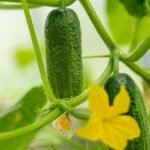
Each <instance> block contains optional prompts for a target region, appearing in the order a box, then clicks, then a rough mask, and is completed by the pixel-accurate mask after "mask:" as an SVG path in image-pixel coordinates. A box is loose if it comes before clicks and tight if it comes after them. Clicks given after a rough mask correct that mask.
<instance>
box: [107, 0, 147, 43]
mask: <svg viewBox="0 0 150 150" xmlns="http://www.w3.org/2000/svg"><path fill="white" fill-rule="evenodd" d="M106 13H107V21H108V26H109V28H110V31H111V33H112V36H113V38H114V39H115V41H116V42H117V43H118V44H119V45H127V44H130V43H131V41H132V38H133V34H134V31H133V30H134V29H133V26H134V20H133V17H132V16H130V15H129V14H128V13H127V11H126V10H125V9H124V7H123V5H122V4H121V3H120V2H119V0H107V1H106ZM149 26H150V19H149V17H148V16H146V17H143V18H142V19H141V20H140V30H139V35H137V36H138V37H137V40H138V41H137V43H138V42H140V41H142V40H143V39H144V38H145V37H146V36H147V35H148V33H149V32H147V31H148V30H149Z"/></svg>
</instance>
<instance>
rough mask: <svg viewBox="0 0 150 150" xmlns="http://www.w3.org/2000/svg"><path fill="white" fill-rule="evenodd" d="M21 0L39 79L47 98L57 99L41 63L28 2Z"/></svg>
mask: <svg viewBox="0 0 150 150" xmlns="http://www.w3.org/2000/svg"><path fill="white" fill-rule="evenodd" d="M21 1H22V4H23V9H24V14H25V16H26V21H27V24H28V28H29V31H30V36H31V39H32V43H33V47H34V50H35V55H36V59H37V63H38V68H39V72H40V75H41V79H42V82H43V86H44V90H45V92H46V94H47V96H48V98H49V100H50V101H51V102H56V101H57V100H56V98H55V97H54V95H53V92H52V89H51V87H50V85H49V81H48V78H47V74H46V71H45V68H44V64H43V60H42V56H41V52H40V47H39V45H38V40H37V37H36V33H35V30H34V26H33V23H32V19H31V16H30V12H29V9H28V4H27V2H26V0H21Z"/></svg>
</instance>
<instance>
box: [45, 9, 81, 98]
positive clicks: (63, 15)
mask: <svg viewBox="0 0 150 150" xmlns="http://www.w3.org/2000/svg"><path fill="white" fill-rule="evenodd" d="M45 43H46V64H47V74H48V78H49V82H50V84H51V87H52V90H53V93H54V95H55V96H56V98H58V99H63V98H71V97H74V96H77V95H78V94H80V93H81V90H82V80H83V77H82V59H81V29H80V22H79V19H78V17H77V15H76V13H75V12H74V11H73V10H71V9H68V8H59V9H54V10H53V11H52V12H50V14H49V15H48V17H47V20H46V25H45Z"/></svg>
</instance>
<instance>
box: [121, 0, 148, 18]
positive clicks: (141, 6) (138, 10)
mask: <svg viewBox="0 0 150 150" xmlns="http://www.w3.org/2000/svg"><path fill="white" fill-rule="evenodd" d="M119 1H120V2H121V3H122V4H123V5H124V7H125V8H126V10H127V11H128V12H129V14H130V15H132V16H134V17H143V16H146V15H147V14H148V8H147V4H146V0H119Z"/></svg>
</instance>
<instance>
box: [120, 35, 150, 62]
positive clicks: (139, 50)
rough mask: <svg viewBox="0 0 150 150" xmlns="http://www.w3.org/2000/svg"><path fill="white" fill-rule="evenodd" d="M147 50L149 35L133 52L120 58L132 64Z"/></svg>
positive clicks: (149, 45)
mask: <svg viewBox="0 0 150 150" xmlns="http://www.w3.org/2000/svg"><path fill="white" fill-rule="evenodd" d="M149 49H150V34H149V35H148V36H147V37H146V38H145V40H144V41H143V42H142V43H141V44H140V45H139V46H138V47H137V48H136V49H135V50H134V51H133V52H131V53H129V54H128V55H127V56H122V58H123V59H126V60H127V61H130V62H134V61H137V60H139V59H140V58H141V57H142V56H143V55H144V54H145V53H146V52H147V51H148V50H149Z"/></svg>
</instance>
